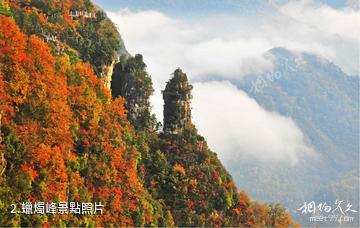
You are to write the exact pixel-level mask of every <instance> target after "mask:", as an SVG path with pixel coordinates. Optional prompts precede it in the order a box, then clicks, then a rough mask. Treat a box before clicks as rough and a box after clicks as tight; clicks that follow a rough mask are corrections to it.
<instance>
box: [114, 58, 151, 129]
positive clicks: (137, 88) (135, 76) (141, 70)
mask: <svg viewBox="0 0 360 228" xmlns="http://www.w3.org/2000/svg"><path fill="white" fill-rule="evenodd" d="M153 91H154V90H153V88H152V81H151V77H150V75H149V74H148V73H147V72H146V64H145V63H144V62H143V57H142V55H139V54H138V55H135V57H132V56H122V57H121V58H120V62H119V63H118V64H116V65H115V69H114V73H113V76H112V82H111V94H112V96H113V98H116V97H123V98H125V100H126V105H125V107H126V109H127V110H128V119H129V120H130V122H131V123H132V124H133V125H134V127H135V128H136V129H147V128H151V125H152V122H153V119H154V118H153V117H152V115H151V113H150V96H151V95H152V93H153Z"/></svg>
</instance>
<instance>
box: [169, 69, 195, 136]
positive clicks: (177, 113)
mask: <svg viewBox="0 0 360 228" xmlns="http://www.w3.org/2000/svg"><path fill="white" fill-rule="evenodd" d="M173 75H174V76H173V78H171V79H170V81H168V83H167V84H166V87H165V90H164V91H163V99H164V133H168V134H178V133H181V132H182V131H183V130H184V129H186V128H191V127H192V126H193V125H192V122H191V108H190V100H191V98H192V95H191V90H192V85H190V84H189V82H188V78H187V76H186V74H185V73H183V72H182V70H181V69H180V68H179V69H177V70H175V72H174V74H173Z"/></svg>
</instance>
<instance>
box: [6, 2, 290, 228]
mask: <svg viewBox="0 0 360 228" xmlns="http://www.w3.org/2000/svg"><path fill="white" fill-rule="evenodd" d="M76 12H83V13H81V14H79V13H78V14H77V13H76ZM90 12H91V13H95V16H93V14H90ZM74 15H75V16H76V15H78V16H76V17H75V16H74ZM54 34H56V37H54V36H55V35H54ZM119 37H120V35H119V34H118V33H117V31H116V29H115V27H114V25H113V24H112V23H111V21H110V20H108V19H106V17H105V15H104V14H103V13H102V12H101V11H100V10H99V9H97V8H95V7H94V6H93V5H92V3H91V2H90V1H88V0H85V1H66V0H63V1H60V0H52V1H45V0H33V1H4V0H1V1H0V94H1V96H0V114H1V121H0V125H1V126H0V129H1V130H0V158H1V163H0V225H1V226H65V225H66V226H167V227H168V226H170V227H171V226H290V225H294V223H293V221H292V220H291V218H290V216H289V215H287V213H286V212H285V210H284V209H283V208H281V207H280V206H279V205H271V206H268V205H265V204H261V203H257V202H254V201H252V200H251V199H250V198H249V197H248V196H247V195H246V193H244V192H238V190H237V189H236V187H235V184H234V182H233V181H232V178H231V176H230V175H229V174H228V173H227V171H226V170H225V169H224V167H223V166H222V165H221V163H220V161H219V160H218V158H217V156H216V154H215V153H213V152H212V151H210V150H209V148H208V147H207V145H206V141H205V139H204V138H203V137H201V136H200V135H199V134H198V133H197V130H196V128H195V126H193V124H191V110H190V99H191V88H192V87H191V85H190V84H189V82H188V81H187V77H186V74H185V73H183V72H182V71H181V70H180V69H177V70H176V71H175V72H174V74H173V78H172V79H170V81H169V83H168V84H167V86H166V88H165V91H164V100H165V106H164V114H165V115H164V117H165V119H164V123H165V125H164V131H163V132H160V131H159V129H158V124H156V119H155V118H154V117H153V116H151V114H150V113H151V110H150V102H149V97H150V95H151V94H152V92H153V88H152V83H151V77H150V76H149V75H148V74H147V72H146V69H145V67H146V65H145V64H144V63H143V60H142V57H141V55H136V56H135V57H131V56H129V57H127V58H122V59H121V60H120V63H119V64H117V65H116V67H115V71H114V75H113V78H114V80H113V83H112V88H113V91H112V95H113V96H111V92H110V90H108V89H107V88H105V86H104V80H103V78H102V77H101V75H102V68H103V66H104V65H108V64H110V62H111V61H113V60H114V58H116V53H117V52H118V49H119V48H120V45H121V43H120V39H119ZM62 47H63V49H62ZM59 48H60V49H59ZM167 129H169V130H167ZM24 202H30V203H33V204H35V203H38V202H48V203H50V202H53V203H55V205H58V204H59V203H62V202H86V203H88V202H99V203H100V202H101V204H103V205H104V208H103V214H102V215H91V214H81V215H76V214H73V213H67V214H59V213H53V214H52V213H36V211H35V208H34V210H32V215H27V214H24V213H15V214H13V213H10V212H11V210H12V207H11V205H12V204H16V205H17V206H18V207H19V208H18V211H20V212H21V209H22V208H21V205H22V203H24Z"/></svg>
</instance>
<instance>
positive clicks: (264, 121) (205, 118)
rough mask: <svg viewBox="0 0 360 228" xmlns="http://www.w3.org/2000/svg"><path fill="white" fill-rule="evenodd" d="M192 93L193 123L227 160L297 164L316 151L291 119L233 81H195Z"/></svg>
mask: <svg viewBox="0 0 360 228" xmlns="http://www.w3.org/2000/svg"><path fill="white" fill-rule="evenodd" d="M193 94H194V98H193V103H192V104H193V105H192V106H193V119H194V123H195V125H196V126H197V127H198V129H199V131H200V133H201V134H203V135H204V137H205V138H206V139H207V140H208V143H209V146H210V147H211V148H212V149H213V150H214V151H216V152H218V154H219V157H220V159H221V160H222V161H224V162H225V163H226V162H228V161H231V160H234V159H235V160H236V159H239V158H241V157H244V156H245V157H247V158H249V157H250V158H255V159H258V160H260V161H264V162H265V161H266V162H276V161H285V162H290V163H292V164H295V163H297V162H298V161H299V160H300V159H301V158H302V157H303V156H306V155H312V154H313V150H312V148H311V147H310V146H308V145H307V144H306V143H305V139H304V135H303V134H302V132H301V131H300V130H299V128H298V127H297V126H296V124H295V122H294V121H293V120H292V119H290V118H286V117H283V116H281V115H279V114H277V113H271V112H267V111H266V110H264V109H263V108H262V107H261V106H260V105H259V104H258V103H257V102H256V101H255V100H254V99H252V98H250V97H248V95H247V94H246V93H244V92H243V91H240V90H237V88H236V87H235V86H233V85H232V84H231V83H230V82H215V81H213V82H205V83H195V84H194V91H193ZM209 101H211V102H209Z"/></svg>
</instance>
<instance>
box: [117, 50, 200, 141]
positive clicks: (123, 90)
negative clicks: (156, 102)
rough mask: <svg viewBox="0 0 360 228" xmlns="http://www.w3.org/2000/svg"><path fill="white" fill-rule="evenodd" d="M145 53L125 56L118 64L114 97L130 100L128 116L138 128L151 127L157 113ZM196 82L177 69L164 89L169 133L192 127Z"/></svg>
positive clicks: (165, 129) (127, 101)
mask: <svg viewBox="0 0 360 228" xmlns="http://www.w3.org/2000/svg"><path fill="white" fill-rule="evenodd" d="M145 68H146V65H145V63H144V62H143V58H142V56H141V55H136V56H135V57H131V56H130V57H126V58H122V59H121V60H120V62H119V63H118V64H116V66H115V70H114V73H113V76H112V82H111V91H112V96H113V97H114V98H116V97H118V96H121V97H124V98H125V100H126V105H125V106H126V109H127V110H128V111H129V113H128V119H129V120H130V122H131V123H132V124H133V126H135V128H137V129H142V128H151V126H152V125H154V122H156V121H155V117H154V116H153V115H151V113H150V111H151V110H150V100H149V98H150V96H151V95H152V93H153V87H152V81H151V77H150V75H148V73H147V72H146V70H145ZM192 88H193V87H192V85H190V84H189V82H188V78H187V76H186V74H185V73H184V72H182V70H181V69H180V68H179V69H176V70H175V72H174V73H173V77H172V78H171V79H170V80H169V81H168V82H167V84H166V87H165V90H164V91H162V92H163V99H164V125H163V131H164V133H165V134H173V135H176V134H179V133H181V132H183V130H184V129H190V128H192V126H193V125H192V122H191V108H190V100H191V98H192V96H191V90H192Z"/></svg>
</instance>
